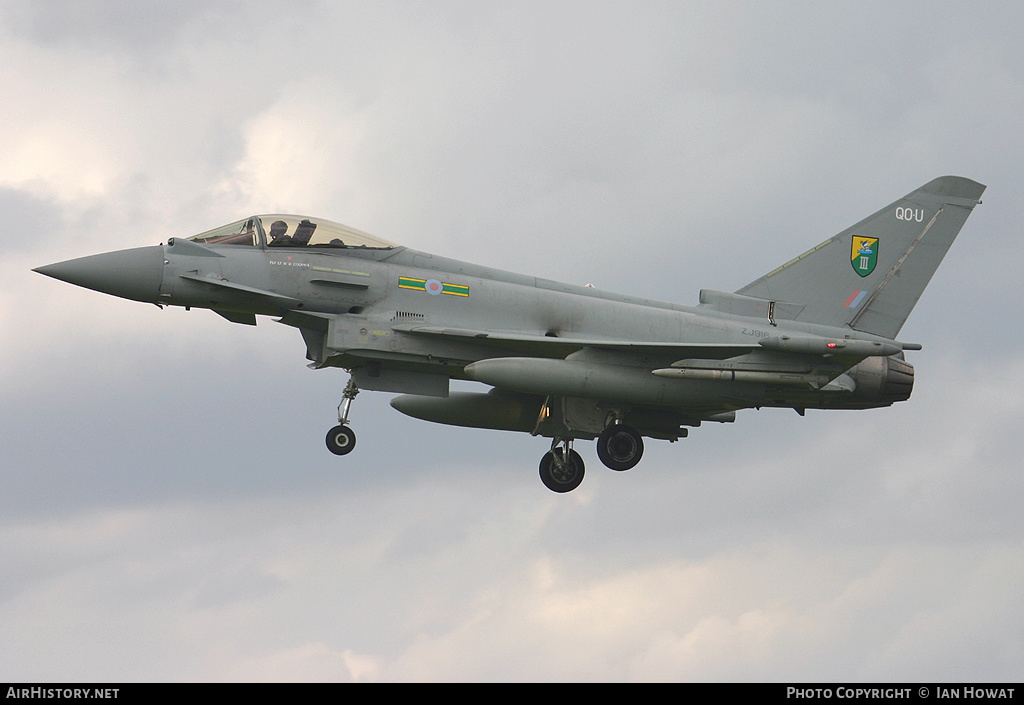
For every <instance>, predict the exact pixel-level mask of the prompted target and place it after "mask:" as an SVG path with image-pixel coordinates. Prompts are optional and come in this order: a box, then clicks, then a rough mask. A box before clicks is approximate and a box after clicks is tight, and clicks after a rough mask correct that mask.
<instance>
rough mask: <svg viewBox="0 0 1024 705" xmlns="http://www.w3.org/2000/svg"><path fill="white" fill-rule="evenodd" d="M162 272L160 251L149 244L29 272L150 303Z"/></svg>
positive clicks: (158, 288) (68, 261) (154, 298)
mask: <svg viewBox="0 0 1024 705" xmlns="http://www.w3.org/2000/svg"><path fill="white" fill-rule="evenodd" d="M163 270H164V253H163V248H161V247H159V246H157V245H153V246H151V247H136V248H134V249H131V250H118V251H116V252H107V253H104V254H102V255H92V256H91V257H79V258H78V259H69V260H67V261H66V262H57V263H56V264H47V265H45V266H42V267H36V268H35V269H34V270H32V271H34V272H39V273H40V274H45V275H46V276H48V277H53V278H54V279H60V280H61V281H66V282H68V283H69V284H75V285H77V286H84V287H85V288H86V289H92V290H94V291H101V292H103V293H104V294H111V295H113V296H120V297H121V298H124V299H131V300H133V301H144V302H147V303H152V302H156V301H157V297H158V296H159V294H160V282H161V280H162V279H163Z"/></svg>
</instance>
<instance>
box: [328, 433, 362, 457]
mask: <svg viewBox="0 0 1024 705" xmlns="http://www.w3.org/2000/svg"><path fill="white" fill-rule="evenodd" d="M326 440H327V450H329V451H331V452H332V453H334V454H335V455H348V454H349V453H351V452H352V449H353V448H355V447H356V433H355V431H353V430H352V429H351V428H349V427H348V426H335V427H334V428H332V429H331V430H330V431H328V432H327V439H326Z"/></svg>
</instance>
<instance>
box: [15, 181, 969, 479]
mask: <svg viewBox="0 0 1024 705" xmlns="http://www.w3.org/2000/svg"><path fill="white" fill-rule="evenodd" d="M984 190H985V187H984V186H983V185H982V184H979V183H976V182H974V181H971V180H969V179H965V178H962V177H958V176H944V177H940V178H938V179H935V180H934V181H931V182H929V183H927V184H925V185H924V186H922V187H921V188H919V189H917V190H915V191H913V192H911V193H910V194H908V195H907V196H905V197H904V198H901V199H899V200H898V201H896V202H895V203H892V204H891V205H889V206H886V207H885V208H883V209H882V210H880V211H878V212H877V213H875V214H874V215H872V216H870V217H868V218H866V219H864V220H862V221H860V222H859V223H857V224H856V225H854V226H852V227H850V228H848V229H846V230H844V231H843V232H841V233H839V234H838V235H836V236H834V237H832V238H829V239H828V240H826V241H825V242H823V243H821V244H820V245H817V246H816V247H813V248H811V249H810V250H808V251H807V252H805V253H804V254H802V255H800V256H799V257H796V258H795V259H792V260H790V261H788V262H786V263H785V264H783V265H782V266H780V267H778V268H776V269H773V270H772V271H771V272H769V273H768V274H765V275H764V276H762V277H760V278H758V279H756V280H754V281H753V282H751V283H750V284H748V285H747V286H745V287H743V288H742V289H740V290H739V291H736V292H735V293H727V292H722V291H712V290H708V289H704V290H702V291H701V292H700V303H699V305H697V306H682V305H678V304H673V303H662V302H659V301H649V300H647V299H643V298H638V297H635V296H624V295H621V294H613V293H610V292H606V291H601V290H599V289H595V288H592V287H589V286H586V287H584V286H575V285H572V284H562V283H559V282H555V281H550V280H547V279H541V278H539V277H531V276H525V275H522V274H513V273H511V272H505V271H501V270H497V269H491V268H489V267H481V266H478V265H475V264H469V263H467V262H460V261H458V260H454V259H448V258H445V257H439V256H437V255H431V254H427V253H425V252H417V251H415V250H412V249H409V248H406V247H402V246H399V245H395V244H393V243H391V242H387V241H385V240H382V239H380V238H377V237H374V236H372V235H369V234H367V233H364V232H361V231H359V230H355V229H353V228H349V227H346V226H343V225H339V224H337V223H333V222H330V221H327V220H322V219H319V218H313V217H303V216H294V215H260V216H252V217H249V218H245V219H244V220H240V221H238V222H236V223H232V224H230V225H225V226H223V227H220V228H216V229H215V230H210V231H209V232H205V233H201V234H199V235H195V236H194V237H188V238H172V239H171V240H169V241H168V242H167V244H166V245H165V244H160V245H154V246H150V247H138V248H135V249H129V250H120V251H117V252H109V253H106V254H100V255H94V256H91V257H83V258H80V259H73V260H69V261H66V262H60V263H57V264H51V265H47V266H44V267H39V268H37V269H36V270H35V271H37V272H40V273H42V274H45V275H47V276H50V277H54V278H57V279H61V280H63V281H66V282H70V283H72V284H77V285H79V286H83V287H87V288H89V289H95V290H96V291H101V292H104V293H107V294H113V295H114V296H120V297H123V298H126V299H132V300H135V301H143V302H147V303H153V304H156V305H157V306H161V307H162V306H184V307H186V308H188V307H192V306H195V307H202V308H209V309H212V310H213V311H215V312H216V313H218V314H220V315H221V316H223V317H224V318H226V319H227V320H229V321H232V322H234V323H241V324H247V325H255V324H256V316H258V315H261V316H275V317H277V318H278V320H279V322H281V323H284V324H285V325H288V326H293V327H295V328H297V329H298V330H299V332H300V333H301V334H302V338H303V340H304V341H305V344H306V357H307V358H308V359H309V360H311V363H310V367H313V368H316V369H319V368H323V367H340V368H343V369H345V370H348V371H349V373H350V375H351V376H350V378H349V381H348V385H347V386H346V387H345V388H344V391H343V394H342V400H341V403H340V404H339V405H338V421H339V423H338V425H336V426H335V427H334V428H332V429H331V430H330V431H329V432H328V434H327V447H328V448H329V449H330V451H331V452H333V453H335V454H337V455H345V454H347V453H349V452H350V451H352V449H353V448H354V447H355V443H356V438H355V434H354V433H353V432H352V429H351V427H350V425H349V410H350V407H351V404H352V400H353V399H354V397H355V396H356V394H357V393H358V391H359V390H361V389H366V390H377V391H385V392H398V393H401V396H398V397H395V398H394V399H392V401H391V405H392V406H393V407H394V408H396V409H398V410H399V411H401V412H403V413H405V414H408V415H409V416H413V417H416V418H419V419H424V420H426V421H433V422H436V423H443V424H452V425H456V426H468V427H472V428H489V429H503V430H508V431H522V432H524V433H529V434H531V435H535V436H543V437H545V438H550V439H551V448H550V450H549V451H548V452H546V453H545V454H544V456H543V458H542V459H541V462H540V476H541V480H542V481H543V482H544V484H545V485H546V486H547V487H548V488H550V489H552V490H554V491H555V492H568V491H570V490H572V489H575V488H576V487H577V486H578V485H579V484H580V482H581V481H582V480H583V472H584V464H583V459H582V458H581V457H580V455H579V453H577V452H576V451H575V450H574V449H573V441H574V440H576V439H586V440H593V439H596V440H597V455H598V457H599V458H600V459H601V461H602V462H603V463H604V464H605V465H606V466H608V467H609V468H611V469H613V470H628V469H629V468H632V467H633V466H635V465H636V464H637V463H638V462H639V461H640V458H641V456H642V455H643V450H644V441H643V438H644V437H647V438H656V439H663V440H669V441H675V440H677V439H679V438H684V437H685V436H686V435H687V431H688V427H696V426H700V425H701V424H702V423H704V422H731V421H733V420H735V417H736V411H737V410H740V409H748V408H760V407H785V408H790V409H795V410H796V411H797V412H798V413H799V414H800V415H803V414H804V411H805V410H806V409H868V408H874V407H881V406H889V405H891V404H893V403H894V402H898V401H904V400H906V399H907V398H909V397H910V392H911V388H912V387H913V383H914V368H913V367H912V366H911V365H910V363H908V362H906V360H905V358H904V351H905V350H919V349H921V346H920V345H917V344H913V343H905V342H900V341H898V340H897V335H898V333H899V331H900V328H901V327H902V326H903V323H904V321H906V319H907V316H908V315H909V314H910V311H911V309H912V308H913V307H914V304H916V303H917V300H918V298H919V297H920V296H921V293H922V292H923V291H924V288H925V286H926V285H927V284H928V281H929V280H930V279H931V277H932V274H933V273H934V272H935V269H936V268H937V267H938V265H939V263H940V261H941V260H942V258H943V256H944V255H945V254H946V251H947V250H948V249H949V247H950V245H951V244H952V243H953V239H954V238H955V237H956V236H957V233H959V231H960V229H961V228H962V227H963V225H964V222H965V221H966V220H967V216H968V215H970V213H971V210H972V209H973V208H974V206H975V205H977V204H978V203H980V200H979V199H980V198H981V194H982V192H983V191H984ZM453 378H454V379H468V380H475V381H478V382H482V383H484V384H486V385H489V386H491V387H493V388H492V389H491V390H490V391H488V392H449V382H450V380H451V379H453Z"/></svg>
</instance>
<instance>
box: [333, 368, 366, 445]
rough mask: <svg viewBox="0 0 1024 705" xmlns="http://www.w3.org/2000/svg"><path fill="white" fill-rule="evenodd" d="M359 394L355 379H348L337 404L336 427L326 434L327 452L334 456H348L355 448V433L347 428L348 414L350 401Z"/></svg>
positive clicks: (350, 405)
mask: <svg viewBox="0 0 1024 705" xmlns="http://www.w3.org/2000/svg"><path fill="white" fill-rule="evenodd" d="M356 394H359V388H358V387H357V386H356V382H355V379H354V378H352V377H349V380H348V384H347V385H345V391H344V392H342V395H341V403H340V404H338V425H337V426H335V427H334V428H332V429H331V430H330V431H328V432H327V438H326V439H325V442H326V443H327V450H329V451H331V452H332V453H334V454H335V455H348V454H349V453H351V452H352V450H353V449H354V448H355V447H356V432H355V431H353V430H352V429H351V428H349V427H348V412H349V410H350V409H351V408H352V400H353V399H355V398H356Z"/></svg>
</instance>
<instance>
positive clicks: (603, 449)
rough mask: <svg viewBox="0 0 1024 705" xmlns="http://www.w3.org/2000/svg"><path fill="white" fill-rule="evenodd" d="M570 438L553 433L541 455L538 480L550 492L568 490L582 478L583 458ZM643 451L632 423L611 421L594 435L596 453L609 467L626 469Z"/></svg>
mask: <svg viewBox="0 0 1024 705" xmlns="http://www.w3.org/2000/svg"><path fill="white" fill-rule="evenodd" d="M572 440H573V439H571V438H559V437H556V438H555V439H554V440H552V441H551V450H549V451H548V452H547V453H545V454H544V457H543V458H541V459H540V480H541V482H543V483H544V486H545V487H547V488H548V489H549V490H551V491H553V492H571V491H572V490H574V489H576V488H577V487H579V486H580V483H581V482H583V473H584V467H583V458H581V457H580V454H579V453H577V452H576V451H574V450H573V449H572ZM643 455H644V441H643V438H642V437H641V436H640V433H639V432H638V431H637V430H636V429H635V428H633V427H632V426H627V425H626V424H623V423H613V424H611V425H610V426H608V427H607V428H606V429H605V430H604V431H602V432H601V435H600V436H598V438H597V457H598V458H600V459H601V462H602V463H604V464H605V465H607V466H608V467H609V468H611V469H612V470H619V471H622V470H629V469H630V468H632V467H635V466H636V464H637V463H639V462H640V458H642V457H643Z"/></svg>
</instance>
